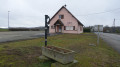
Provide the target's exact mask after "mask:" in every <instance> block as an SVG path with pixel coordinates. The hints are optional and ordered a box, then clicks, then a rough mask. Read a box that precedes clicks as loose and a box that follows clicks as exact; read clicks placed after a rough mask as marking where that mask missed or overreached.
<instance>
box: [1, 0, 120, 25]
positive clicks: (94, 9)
mask: <svg viewBox="0 0 120 67" xmlns="http://www.w3.org/2000/svg"><path fill="white" fill-rule="evenodd" d="M65 4H66V5H67V9H68V10H69V11H70V12H71V13H72V14H73V15H74V16H75V17H76V18H78V20H79V21H81V22H82V23H83V24H84V26H91V25H96V24H101V25H104V26H105V25H109V26H112V25H113V20H114V18H115V19H116V26H120V0H0V27H8V11H10V27H38V26H44V23H45V22H44V21H45V20H44V15H45V14H47V15H49V16H50V17H52V16H53V15H54V14H55V13H56V12H57V11H58V10H59V9H60V8H61V7H62V6H63V5H65Z"/></svg>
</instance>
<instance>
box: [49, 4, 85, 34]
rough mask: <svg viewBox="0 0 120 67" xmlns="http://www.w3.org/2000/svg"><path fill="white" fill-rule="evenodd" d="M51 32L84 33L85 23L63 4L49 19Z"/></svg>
mask: <svg viewBox="0 0 120 67" xmlns="http://www.w3.org/2000/svg"><path fill="white" fill-rule="evenodd" d="M48 24H49V33H50V34H52V33H74V34H80V33H83V24H82V23H81V22H80V21H79V20H78V19H77V18H76V17H75V16H73V14H72V13H71V12H70V11H69V10H68V9H67V8H66V6H62V7H61V8H60V9H59V10H58V11H57V13H56V14H55V15H54V16H53V17H52V18H51V19H50V21H49V23H48Z"/></svg>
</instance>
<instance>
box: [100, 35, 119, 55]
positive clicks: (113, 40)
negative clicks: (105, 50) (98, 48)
mask: <svg viewBox="0 0 120 67" xmlns="http://www.w3.org/2000/svg"><path fill="white" fill-rule="evenodd" d="M100 37H101V38H102V39H103V40H104V41H106V42H107V43H108V45H110V46H111V47H113V48H114V49H115V50H117V51H118V52H119V53H120V35H117V34H110V33H100Z"/></svg>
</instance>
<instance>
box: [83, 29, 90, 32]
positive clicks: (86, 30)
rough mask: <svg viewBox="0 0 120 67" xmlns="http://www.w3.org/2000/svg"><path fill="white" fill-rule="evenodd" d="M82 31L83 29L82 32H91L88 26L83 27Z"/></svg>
mask: <svg viewBox="0 0 120 67" xmlns="http://www.w3.org/2000/svg"><path fill="white" fill-rule="evenodd" d="M83 31H84V32H91V31H90V28H84V29H83Z"/></svg>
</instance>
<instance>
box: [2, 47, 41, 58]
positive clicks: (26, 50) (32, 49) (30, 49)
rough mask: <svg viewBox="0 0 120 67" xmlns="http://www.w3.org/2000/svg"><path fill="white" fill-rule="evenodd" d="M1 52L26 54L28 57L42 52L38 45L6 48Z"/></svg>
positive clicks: (18, 54)
mask: <svg viewBox="0 0 120 67" xmlns="http://www.w3.org/2000/svg"><path fill="white" fill-rule="evenodd" d="M0 53H1V54H6V55H17V56H24V57H26V58H31V57H36V56H40V55H41V54H42V53H41V47H36V46H30V47H21V48H15V49H6V50H2V51H1V52H0Z"/></svg>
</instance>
